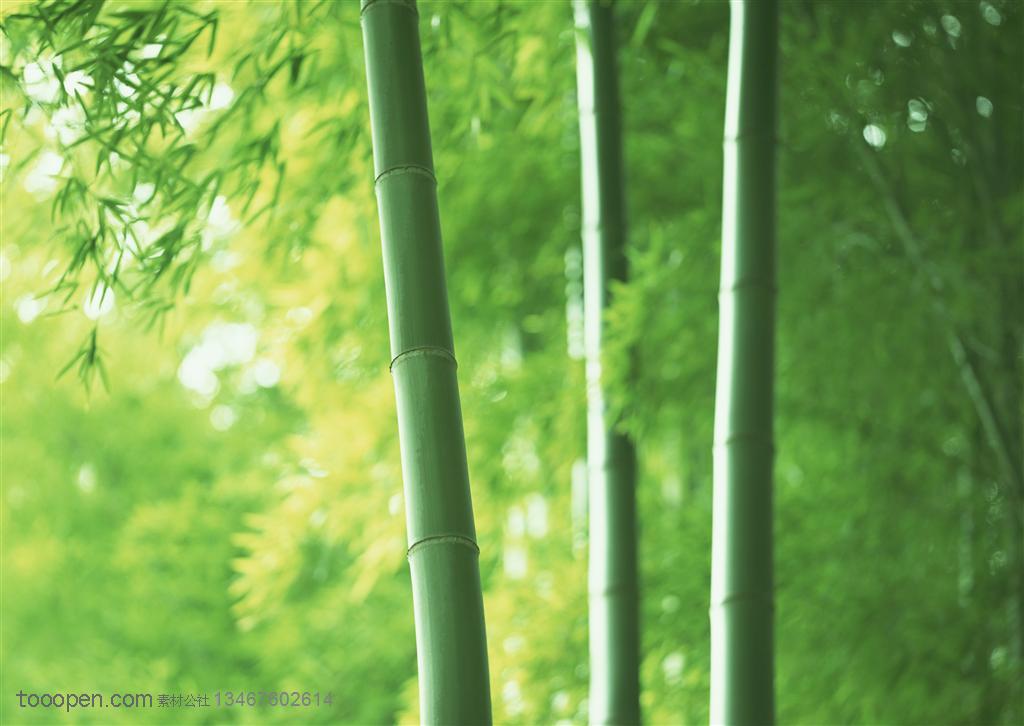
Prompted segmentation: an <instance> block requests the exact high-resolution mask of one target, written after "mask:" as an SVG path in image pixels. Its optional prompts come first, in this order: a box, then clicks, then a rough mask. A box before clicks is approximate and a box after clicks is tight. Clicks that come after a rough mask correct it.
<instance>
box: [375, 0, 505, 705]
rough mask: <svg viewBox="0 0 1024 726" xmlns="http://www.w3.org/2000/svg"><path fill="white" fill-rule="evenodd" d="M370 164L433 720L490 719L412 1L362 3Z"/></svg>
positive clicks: (420, 643) (422, 678)
mask: <svg viewBox="0 0 1024 726" xmlns="http://www.w3.org/2000/svg"><path fill="white" fill-rule="evenodd" d="M361 18H362V28H363V42H364V47H365V54H366V75H367V82H368V86H369V96H370V121H371V127H372V132H373V160H374V171H375V175H376V192H377V204H378V208H379V213H380V229H381V244H382V248H383V257H384V279H385V287H386V293H387V305H388V322H389V328H390V333H391V357H392V361H391V372H392V375H393V377H394V384H395V398H396V401H397V408H398V431H399V440H400V445H401V451H402V477H403V480H404V487H405V498H406V525H407V530H408V544H409V568H410V572H411V575H412V589H413V605H414V611H415V622H416V652H417V660H418V670H419V691H420V718H421V720H422V722H423V723H428V724H487V723H490V722H491V703H490V685H489V677H488V668H487V639H486V634H485V627H484V610H483V598H482V593H481V586H480V571H479V548H478V546H477V541H476V528H475V526H474V522H473V507H472V501H471V497H470V486H469V474H468V469H467V464H466V445H465V436H464V433H463V427H462V411H461V406H460V403H459V389H458V382H457V379H456V360H455V349H454V345H453V342H452V330H451V321H450V317H449V311H448V298H447V290H446V286H445V274H444V260H443V252H442V243H441V227H440V219H439V215H438V207H437V182H436V179H435V176H434V164H433V155H432V151H431V145H430V127H429V122H428V118H427V99H426V86H425V82H424V77H423V64H422V56H421V52H420V42H419V30H418V14H417V12H416V5H415V2H414V0H362V11H361Z"/></svg>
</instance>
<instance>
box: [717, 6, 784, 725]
mask: <svg viewBox="0 0 1024 726" xmlns="http://www.w3.org/2000/svg"><path fill="white" fill-rule="evenodd" d="M731 9H732V20H731V28H730V41H729V79H728V83H729V85H728V92H727V100H726V120H725V144H724V146H725V149H724V151H725V168H724V194H723V209H722V278H721V294H720V310H719V315H720V319H719V338H718V340H719V343H718V383H717V392H716V398H715V447H714V505H713V510H714V511H713V520H714V521H713V534H712V556H711V613H710V614H711V723H712V724H770V723H772V722H773V721H774V683H773V680H774V679H773V653H772V643H773V637H772V611H773V597H772V462H773V444H772V378H773V358H774V324H775V322H774V317H775V314H774V308H775V126H776V121H775V115H776V64H777V25H778V9H777V7H776V3H775V0H747V1H746V2H744V1H743V0H733V1H732V3H731Z"/></svg>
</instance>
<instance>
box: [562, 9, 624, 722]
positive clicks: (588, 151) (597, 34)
mask: <svg viewBox="0 0 1024 726" xmlns="http://www.w3.org/2000/svg"><path fill="white" fill-rule="evenodd" d="M575 17H576V73H577V90H578V98H579V115H580V153H581V162H582V164H581V166H582V170H581V171H582V189H583V264H584V279H583V288H584V289H583V298H584V326H585V348H586V366H587V465H588V466H587V470H588V476H587V479H588V489H589V510H590V511H589V530H590V532H589V591H590V608H589V621H590V698H589V702H590V723H592V724H635V723H639V720H640V687H639V657H640V656H639V651H640V647H639V621H638V613H639V606H638V585H637V579H638V578H637V539H636V496H635V487H636V456H635V450H634V447H633V443H632V441H630V439H629V438H628V437H627V436H626V435H625V434H623V433H621V432H618V431H616V430H615V426H614V423H615V422H614V421H612V420H611V418H610V416H609V415H608V412H607V405H606V401H605V391H604V387H603V386H604V383H603V381H602V376H601V355H602V339H603V337H604V325H603V318H604V313H605V310H606V309H607V306H608V304H609V302H610V299H611V284H612V282H613V281H621V280H624V279H625V277H626V255H625V243H626V226H625V216H626V215H625V199H624V194H623V162H622V128H621V126H622V122H621V114H620V109H619V92H618V78H617V71H616V64H615V37H614V24H615V19H614V14H613V9H612V6H611V3H610V2H609V1H608V0H576V2H575Z"/></svg>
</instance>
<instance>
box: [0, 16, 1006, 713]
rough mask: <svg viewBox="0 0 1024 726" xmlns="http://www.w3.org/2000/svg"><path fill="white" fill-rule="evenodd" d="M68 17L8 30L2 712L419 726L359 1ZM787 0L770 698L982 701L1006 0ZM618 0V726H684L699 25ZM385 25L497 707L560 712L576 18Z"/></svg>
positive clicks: (1002, 635)
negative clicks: (132, 702) (631, 450)
mask: <svg viewBox="0 0 1024 726" xmlns="http://www.w3.org/2000/svg"><path fill="white" fill-rule="evenodd" d="M96 5H97V4H95V3H77V4H76V3H68V2H58V3H5V6H4V9H3V14H4V18H3V19H4V34H3V37H2V38H0V43H2V46H0V51H2V54H3V58H2V64H3V71H4V73H3V109H4V116H3V123H4V129H5V132H4V139H3V149H2V155H0V168H2V174H3V197H2V214H3V219H2V248H0V252H2V258H0V276H2V282H3V301H2V306H0V315H2V333H3V342H2V353H0V383H2V387H0V391H2V415H3V432H2V443H3V452H2V478H3V495H2V498H0V506H2V527H3V547H2V549H3V552H2V554H3V587H2V636H3V676H2V679H3V684H2V693H0V705H2V716H0V720H3V721H4V722H5V723H12V724H21V723H52V722H58V721H60V722H65V721H67V722H74V723H136V722H137V723H150V722H152V723H192V722H199V723H275V722H278V721H298V722H303V723H352V724H370V723H387V722H395V721H402V722H410V721H412V722H414V721H415V719H416V708H417V706H416V676H415V672H416V658H415V642H414V639H413V629H412V626H413V623H412V607H411V593H410V588H409V578H408V573H407V565H406V563H405V524H404V510H403V502H402V496H401V472H400V464H399V456H398V440H397V428H396V424H395V412H394V402H393V392H392V384H391V379H390V376H389V374H388V370H387V364H388V345H387V320H386V310H385V304H384V286H383V275H382V268H381V262H380V252H379V249H380V247H379V237H378V232H377V221H376V204H375V201H374V197H373V188H372V165H371V161H370V139H369V123H368V112H367V108H366V87H365V77H364V75H363V61H362V47H361V39H360V34H359V25H358V9H357V7H356V6H355V5H354V4H353V3H343V2H324V3H312V2H311V3H301V4H292V3H267V2H264V3H242V2H238V3H234V2H231V3H229V2H223V3H217V2H197V3H190V4H186V3H181V4H177V3H175V4H171V5H162V4H157V3H142V2H129V3H108V4H107V5H106V6H104V7H103V8H102V9H101V10H99V14H98V15H97V16H95V17H94V18H93V19H92V22H91V23H86V21H87V20H89V13H90V12H92V8H93V7H95V6H96ZM781 5H782V24H781V34H782V41H781V42H782V56H781V100H780V109H781V120H780V124H781V126H780V128H781V137H780V139H779V164H780V179H779V184H780V191H779V310H778V313H779V317H778V353H777V419H776V445H777V459H776V512H775V533H776V555H775V561H776V587H777V591H776V619H775V620H776V643H777V646H776V647H777V656H776V663H777V692H778V695H777V702H778V719H779V721H780V722H782V723H804V724H826V723H827V724H832V723H906V724H910V723H915V724H916V723H932V724H940V723H975V724H990V723H991V724H995V723H1004V724H1010V723H1021V722H1022V721H1024V696H1022V685H1021V684H1022V683H1024V656H1022V647H1024V556H1022V551H1024V542H1022V534H1021V532H1022V526H1021V522H1022V519H1024V491H1022V490H1021V484H1020V481H1019V480H1018V481H1016V482H1014V481H1012V480H1008V479H1007V478H1006V477H1004V476H1003V474H1002V470H1001V469H1000V467H999V462H998V458H997V456H996V454H995V453H994V449H993V447H992V445H991V441H990V439H991V437H990V436H989V435H988V434H987V432H986V428H985V425H984V421H983V419H982V417H980V416H979V411H983V410H985V406H984V405H981V404H979V401H982V402H984V401H987V402H988V409H989V410H991V411H992V412H993V415H994V417H995V418H996V420H997V423H998V426H999V427H1001V429H1002V430H1003V432H1004V434H1005V436H1004V443H1005V448H1006V450H1007V452H1008V455H1009V457H1010V459H1011V461H1013V462H1016V464H1015V465H1016V466H1017V467H1018V469H1017V471H1018V472H1019V471H1020V469H1019V467H1020V466H1021V460H1022V458H1024V457H1022V448H1024V436H1022V424H1021V419H1022V411H1024V405H1022V386H1024V365H1022V351H1024V348H1022V341H1024V320H1022V318H1024V315H1022V311H1024V300H1022V298H1024V239H1022V229H1024V225H1022V192H1024V183H1022V166H1021V162H1022V143H1024V141H1022V140H1024V126H1022V118H1024V103H1022V100H1024V91H1022V89H1024V52H1022V48H1024V44H1022V43H1021V37H1022V31H1024V25H1022V23H1024V16H1022V12H1021V10H1022V8H1021V4H1020V3H1019V2H1012V1H1008V0H991V2H980V3H978V2H939V1H936V2H911V1H908V2H899V3H896V2H889V3H863V2H852V1H847V0H843V1H837V2H828V3H813V2H800V1H797V0H793V1H790V2H784V3H781ZM617 12H618V13H619V18H620V20H621V26H620V33H619V43H620V52H619V58H620V69H621V75H622V97H623V105H624V109H623V112H624V120H625V144H626V149H625V152H626V159H627V166H628V178H627V180H626V183H627V195H628V206H629V217H630V260H631V270H632V279H631V281H630V282H629V283H628V284H627V285H625V286H624V287H623V288H622V289H621V290H620V291H619V294H617V295H616V298H615V301H616V302H615V306H614V308H613V309H612V310H611V312H610V318H609V320H610V325H611V332H610V333H609V340H610V341H611V343H612V345H613V348H612V349H611V350H610V351H609V355H608V369H609V370H610V371H611V375H612V377H613V381H614V383H613V386H614V388H613V391H612V393H613V404H614V406H615V407H616V408H617V409H618V410H619V411H621V412H622V413H623V414H624V416H625V421H626V422H627V425H628V427H629V430H630V431H632V432H633V433H634V434H635V436H636V439H637V441H638V451H639V461H640V476H641V478H640V481H639V486H638V496H639V507H640V509H639V513H640V525H641V542H640V560H641V566H642V573H641V582H642V597H643V607H642V629H643V654H642V655H643V658H642V674H641V675H642V687H643V692H642V708H643V712H644V717H645V720H647V721H648V722H651V723H659V724H681V723H699V722H706V720H707V716H708V714H707V695H708V637H709V635H708V624H707V622H708V619H707V607H708V589H709V567H710V565H709V560H710V523H711V497H710V488H711V458H710V449H711V429H712V416H713V395H714V371H715V368H714V366H715V349H716V330H717V303H716V296H717V286H718V249H719V245H720V229H719V228H720V216H721V167H722V157H721V151H720V149H721V146H720V142H721V134H722V124H723V115H724V100H725V69H726V50H727V40H728V37H727V35H728V6H727V5H726V4H724V3H720V2H683V1H679V2H667V1H666V2H623V3H620V5H619V7H618V11H617ZM211 14H215V16H214V15H211ZM19 15H20V16H21V17H19ZM44 17H45V18H47V19H49V20H50V24H51V26H52V29H51V30H46V29H45V28H46V23H45V22H43V20H41V19H40V18H44ZM212 17H216V35H215V38H214V34H213V29H214V28H213V23H212V21H211V20H210V18H212ZM420 18H421V23H420V27H421V34H422V38H423V49H424V62H425V66H426V78H427V87H428V94H429V104H430V113H431V124H432V129H433V136H434V154H435V160H436V167H437V171H438V177H439V190H438V192H439V199H440V204H441V215H442V226H443V230H444V236H445V254H446V264H447V269H448V283H449V295H450V302H451V307H452V318H453V327H454V331H455V339H456V347H457V350H458V354H459V359H460V368H459V370H460V383H461V386H462V395H463V407H464V415H465V425H466V435H467V443H468V450H469V464H470V474H471V481H472V484H473V493H474V504H475V507H476V515H477V529H478V532H479V538H480V546H481V553H482V554H481V569H482V575H483V581H484V591H485V605H486V612H487V625H488V640H489V650H490V658H491V673H492V691H493V696H494V713H495V719H496V721H498V722H501V723H524V724H533V723H554V722H562V723H583V722H585V721H586V714H587V706H586V686H587V643H586V638H587V635H586V622H587V617H586V599H587V598H586V523H585V512H586V504H585V500H584V497H585V485H584V481H583V478H584V469H583V463H582V460H583V456H584V452H585V440H584V429H585V422H584V405H585V391H584V377H583V365H582V361H581V354H582V327H581V325H582V321H581V316H582V301H581V291H582V287H581V279H580V274H581V270H580V252H579V238H580V230H579V220H580V212H579V204H580V202H579V179H578V176H579V163H578V156H579V149H578V136H577V134H578V131H577V118H576V107H575V103H576V101H575V77H574V53H575V51H574V37H573V31H572V15H571V7H570V6H569V4H568V3H561V2H474V3H458V4H457V3H444V2H423V3H421V4H420ZM117 28H122V29H124V28H127V29H128V30H126V31H125V32H123V33H121V34H115V33H114V30H116V29H117ZM112 29H114V30H112ZM136 29H137V30H138V32H136V33H135V34H134V35H133V32H134V31H135V30H136ZM193 33H194V34H195V37H194V38H193V39H192V40H193V41H194V42H193V43H192V44H191V45H190V46H189V47H188V48H183V47H182V45H183V43H184V41H185V40H187V39H188V38H189V37H190V36H191V34H193ZM83 41H84V42H83ZM179 48H180V49H181V52H180V54H178V53H177V50H178V49H179ZM76 72H77V73H78V74H80V75H73V74H74V73H76ZM204 74H209V75H204ZM197 77H198V78H200V80H199V82H198V83H197V84H195V85H194V86H193V87H192V88H189V83H190V82H191V81H192V80H193V79H195V78H197ZM119 84H120V85H119ZM168 87H171V88H172V89H176V90H172V91H169V92H168V91H167V90H166V89H167V88H168ZM175 94H177V95H175ZM193 96H194V97H195V98H197V99H199V101H198V102H197V103H196V107H195V108H189V103H188V99H190V98H192V97H193ZM167 99H170V100H169V101H168V100H167ZM172 116H173V119H172V118H171V117H172ZM175 121H176V122H177V123H175ZM190 185H191V186H190ZM104 200H107V201H104ZM111 200H113V201H111ZM103 210H106V211H103ZM97 220H105V221H99V222H98V221H97ZM97 225H98V226H99V227H101V228H102V230H101V231H102V234H97V233H96V232H95V231H94V230H95V229H96V228H97ZM83 341H84V342H83ZM951 341H960V343H961V344H962V349H961V350H962V355H960V356H959V357H957V356H955V355H953V354H951V347H952V351H953V352H956V350H957V347H956V345H955V344H953V345H952V346H951ZM630 351H632V355H633V356H634V357H633V361H634V364H632V365H630V364H629V363H628V361H629V359H630V355H631V353H630ZM76 356H77V357H76ZM97 360H98V361H100V363H97V362H96V361H97ZM69 362H70V363H71V367H70V369H69V370H68V371H67V373H66V374H65V375H64V376H62V377H61V378H59V380H58V379H57V376H58V373H60V372H61V370H62V369H64V368H65V366H66V365H67V364H68V363H69ZM972 372H973V373H972ZM76 374H80V378H76ZM972 375H973V376H974V378H973V379H972V378H971V376H972ZM104 377H105V385H104V381H103V379H104ZM972 380H974V381H975V382H976V384H972V383H971V381H972ZM979 391H980V394H979ZM979 395H980V396H981V398H980V399H979ZM19 690H24V691H26V692H28V691H33V692H37V693H39V692H55V691H60V692H66V691H86V692H101V693H112V692H116V691H121V692H128V691H131V692H148V693H153V694H159V693H180V694H186V693H213V692H215V691H218V690H219V691H228V690H232V691H237V690H247V691H249V690H253V691H271V690H273V691H280V690H300V691H304V690H308V691H318V692H320V693H321V694H324V693H327V692H331V693H332V694H333V703H332V704H331V705H330V706H325V707H321V708H314V709H309V710H306V709H302V710H301V712H299V713H296V712H295V711H293V710H292V711H290V710H289V709H281V708H268V709H249V708H238V707H235V708H233V709H219V710H215V709H188V708H183V709H174V710H170V709H160V708H153V709H142V710H121V711H118V710H110V709H106V710H103V711H98V710H88V709H78V710H76V711H74V712H72V713H70V714H60V713H58V712H56V711H47V710H44V709H36V710H31V709H21V708H18V705H17V699H16V698H15V693H16V692H17V691H19Z"/></svg>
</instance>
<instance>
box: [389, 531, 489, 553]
mask: <svg viewBox="0 0 1024 726" xmlns="http://www.w3.org/2000/svg"><path fill="white" fill-rule="evenodd" d="M433 545H458V546H460V547H466V548H468V549H471V550H473V552H474V553H475V554H477V555H479V554H480V547H479V545H477V543H476V542H474V541H473V540H472V539H470V538H469V537H467V536H466V535H464V534H434V535H431V536H429V537H424V538H423V539H420V540H418V541H416V542H413V543H412V545H410V547H409V550H408V551H407V552H406V553H405V556H406V557H407V558H408V557H412V556H413V553H414V552H416V551H418V550H421V549H423V548H424V547H430V546H433Z"/></svg>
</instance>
